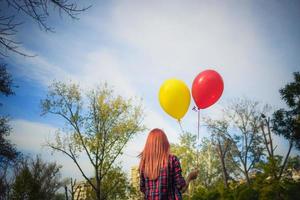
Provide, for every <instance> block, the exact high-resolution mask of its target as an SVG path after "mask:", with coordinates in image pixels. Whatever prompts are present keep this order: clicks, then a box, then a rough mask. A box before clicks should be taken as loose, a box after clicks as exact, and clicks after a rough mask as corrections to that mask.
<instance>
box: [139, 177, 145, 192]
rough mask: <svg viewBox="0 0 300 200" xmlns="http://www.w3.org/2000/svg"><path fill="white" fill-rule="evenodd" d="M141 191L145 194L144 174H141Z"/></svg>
mask: <svg viewBox="0 0 300 200" xmlns="http://www.w3.org/2000/svg"><path fill="white" fill-rule="evenodd" d="M140 190H141V192H142V193H144V194H145V177H144V173H143V172H141V173H140Z"/></svg>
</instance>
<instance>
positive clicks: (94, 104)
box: [41, 82, 145, 200]
mask: <svg viewBox="0 0 300 200" xmlns="http://www.w3.org/2000/svg"><path fill="white" fill-rule="evenodd" d="M41 108H42V114H43V115H45V114H54V115H56V116H58V117H60V118H61V119H63V120H64V121H65V122H66V127H65V128H64V129H63V132H59V131H58V134H57V137H56V141H55V142H49V143H48V145H49V146H50V147H51V148H52V149H53V150H54V151H59V152H62V153H64V154H65V155H66V156H68V157H69V158H70V159H71V160H72V161H73V162H74V163H75V165H76V166H77V168H78V169H79V170H80V172H81V174H82V176H83V177H84V178H85V179H86V181H87V182H88V184H90V185H91V187H92V189H93V191H95V193H96V199H98V200H100V199H103V198H104V197H103V196H107V195H108V194H106V193H107V191H109V190H111V191H113V190H114V187H115V185H112V184H111V182H110V176H111V175H113V174H111V173H112V172H114V171H112V169H113V168H114V164H115V161H116V159H117V158H118V157H119V156H120V155H121V154H122V152H123V149H124V147H125V146H126V144H127V143H128V141H129V140H131V139H132V138H133V137H134V136H135V135H136V134H138V133H140V132H141V131H143V130H145V127H144V126H143V125H142V120H143V109H142V106H141V105H140V104H139V103H137V102H136V101H133V100H132V99H124V98H123V97H121V96H117V95H115V94H114V93H113V90H111V89H110V88H109V87H108V86H107V85H106V84H105V85H104V86H102V87H99V88H97V89H93V90H90V91H89V92H88V93H87V94H86V95H84V94H83V93H82V91H81V90H80V88H79V86H78V85H76V84H72V83H71V84H65V83H62V82H54V83H53V84H52V85H51V86H50V87H49V92H48V94H47V97H46V98H45V99H43V100H42V101H41ZM80 156H86V157H87V158H88V160H89V164H90V165H91V166H92V168H93V170H94V172H95V175H94V178H95V181H94V182H93V181H91V180H90V179H89V177H88V176H87V175H86V172H84V171H83V169H82V167H81V164H80V163H79V162H78V158H79V157H80ZM116 176H117V175H116ZM121 177H122V176H121V175H120V178H121ZM120 191H121V189H120Z"/></svg>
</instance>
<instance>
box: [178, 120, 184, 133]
mask: <svg viewBox="0 0 300 200" xmlns="http://www.w3.org/2000/svg"><path fill="white" fill-rule="evenodd" d="M178 124H179V126H180V130H181V132H182V134H184V131H183V128H182V124H181V121H180V120H178Z"/></svg>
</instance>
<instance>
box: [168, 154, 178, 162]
mask: <svg viewBox="0 0 300 200" xmlns="http://www.w3.org/2000/svg"><path fill="white" fill-rule="evenodd" d="M169 160H170V161H172V162H174V161H179V159H178V157H177V156H176V155H174V154H170V155H169Z"/></svg>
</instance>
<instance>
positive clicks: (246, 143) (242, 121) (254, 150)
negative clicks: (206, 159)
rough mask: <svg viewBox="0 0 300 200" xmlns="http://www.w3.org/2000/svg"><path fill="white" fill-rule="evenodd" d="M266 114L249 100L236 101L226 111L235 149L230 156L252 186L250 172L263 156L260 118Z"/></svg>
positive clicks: (255, 103) (233, 148)
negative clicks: (262, 114)
mask: <svg viewBox="0 0 300 200" xmlns="http://www.w3.org/2000/svg"><path fill="white" fill-rule="evenodd" d="M261 113H264V111H263V109H261V108H260V107H259V103H258V102H256V101H251V100H248V99H236V100H233V101H231V102H230V104H229V105H228V106H227V107H226V108H225V109H224V115H225V116H226V117H225V118H227V119H228V122H230V125H231V126H232V130H231V134H228V136H229V138H230V140H231V142H232V144H233V147H232V151H230V154H231V156H232V158H233V160H234V161H235V162H234V163H238V165H237V167H238V168H239V169H240V171H241V172H242V173H243V175H244V177H245V178H246V181H247V184H248V185H249V184H250V176H249V172H250V171H251V170H252V169H253V168H254V166H255V164H256V163H258V162H259V161H260V158H261V156H262V155H263V151H264V146H263V145H262V144H263V138H262V135H261V133H260V129H259V127H260V116H261Z"/></svg>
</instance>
